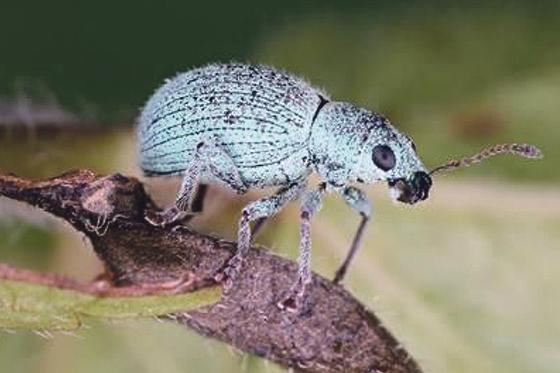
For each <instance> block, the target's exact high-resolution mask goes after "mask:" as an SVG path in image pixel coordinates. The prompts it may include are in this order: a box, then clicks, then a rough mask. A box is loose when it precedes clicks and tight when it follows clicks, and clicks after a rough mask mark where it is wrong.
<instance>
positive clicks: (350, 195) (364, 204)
mask: <svg viewBox="0 0 560 373" xmlns="http://www.w3.org/2000/svg"><path fill="white" fill-rule="evenodd" d="M340 194H341V196H342V198H344V201H345V202H346V203H347V204H348V205H349V206H350V207H352V208H353V209H354V210H356V211H357V212H358V213H359V214H360V216H361V217H362V221H361V222H360V225H359V227H358V230H357V231H356V234H355V235H354V239H353V240H352V245H350V250H349V251H348V254H346V258H345V259H344V262H342V265H341V266H340V267H339V268H338V270H337V271H336V273H335V275H334V279H333V282H334V283H335V284H337V283H339V282H341V281H342V280H343V279H344V275H345V274H346V271H347V270H348V267H349V266H350V262H351V261H352V258H354V255H355V254H356V251H357V250H358V247H359V246H360V241H361V240H362V236H363V234H364V230H365V227H366V224H367V222H368V221H369V219H370V218H371V213H372V206H371V203H370V202H369V200H368V199H367V197H366V195H365V193H364V192H362V191H361V190H360V189H358V188H355V187H351V186H349V187H345V188H343V189H342V190H341V192H340Z"/></svg>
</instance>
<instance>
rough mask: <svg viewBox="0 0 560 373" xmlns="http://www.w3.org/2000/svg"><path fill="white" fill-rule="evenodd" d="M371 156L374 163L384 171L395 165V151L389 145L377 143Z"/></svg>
mask: <svg viewBox="0 0 560 373" xmlns="http://www.w3.org/2000/svg"><path fill="white" fill-rule="evenodd" d="M371 158H372V159H373V163H374V164H375V165H376V166H377V167H379V168H380V169H382V170H383V171H389V170H390V169H392V168H393V167H395V163H396V159H395V153H393V151H392V150H391V148H389V147H388V146H387V145H377V146H376V147H375V148H373V154H372V156H371Z"/></svg>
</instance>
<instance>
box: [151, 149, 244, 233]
mask: <svg viewBox="0 0 560 373" xmlns="http://www.w3.org/2000/svg"><path fill="white" fill-rule="evenodd" d="M205 171H206V172H209V173H211V174H212V175H214V176H215V177H216V178H218V179H219V180H222V181H223V182H225V183H226V184H228V185H229V186H230V187H231V188H232V189H234V190H235V191H237V192H238V193H244V192H245V191H246V190H247V187H246V186H245V184H244V183H243V180H242V179H241V176H240V175H239V171H238V170H237V166H236V165H235V163H234V162H233V160H232V159H231V157H230V156H229V155H228V154H227V152H226V151H225V150H224V149H223V148H222V147H221V146H220V145H218V144H217V143H216V142H215V141H213V140H204V141H201V142H200V143H199V144H198V145H197V147H196V151H195V154H194V157H193V159H192V161H191V163H190V165H189V166H188V167H187V169H186V170H185V177H184V178H183V181H182V183H181V188H180V189H179V192H178V193H177V198H176V200H175V203H174V204H173V205H172V206H170V207H168V208H167V209H165V210H164V211H163V212H161V213H158V214H156V215H154V216H147V217H146V219H147V220H148V221H149V222H150V223H151V224H153V225H159V226H164V225H168V224H171V223H173V222H176V221H178V220H181V219H183V218H185V217H186V216H187V215H189V213H190V212H192V211H193V209H194V210H197V209H198V210H200V208H201V207H202V202H201V201H198V198H193V197H194V195H195V191H196V190H197V185H198V181H199V179H200V175H201V174H202V173H203V172H205ZM198 189H199V194H200V196H201V197H202V198H203V195H204V194H205V191H206V186H205V185H200V186H199V188H198ZM193 199H194V201H193ZM193 203H194V204H195V205H194V206H192V205H191V204H193ZM199 204H200V206H198V205H199ZM195 212H196V211H195Z"/></svg>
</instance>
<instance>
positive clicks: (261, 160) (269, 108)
mask: <svg viewBox="0 0 560 373" xmlns="http://www.w3.org/2000/svg"><path fill="white" fill-rule="evenodd" d="M321 96H324V95H322V93H321V92H319V91H318V90H316V89H315V88H313V87H311V86H310V85H309V84H308V83H307V82H305V81H303V80H301V79H298V78H296V77H294V76H291V75H289V74H286V73H284V72H281V71H278V70H275V69H272V68H270V67H266V66H251V65H243V64H224V65H209V66H206V67H202V68H198V69H195V70H191V71H188V72H186V73H182V74H179V75H178V76H177V77H175V78H174V79H171V80H169V81H167V82H166V83H165V84H164V85H163V86H162V87H160V88H159V89H158V90H157V91H156V93H155V94H154V95H153V96H152V97H151V98H150V100H149V101H148V103H147V104H146V106H145V108H144V109H143V111H142V114H141V116H140V119H139V126H138V137H139V139H138V141H139V156H140V157H139V158H140V166H141V168H142V169H143V170H144V171H145V172H146V173H147V174H152V175H154V174H155V175H178V174H182V173H183V172H184V170H185V168H186V167H188V165H189V163H190V161H191V160H192V157H193V155H194V152H195V149H196V145H197V144H199V143H200V142H201V141H203V140H205V139H211V140H212V141H215V142H216V143H218V144H219V145H221V146H222V147H223V148H224V149H225V150H226V152H227V153H228V154H229V155H230V156H231V157H232V159H233V160H234V162H235V164H236V165H237V167H238V170H239V172H240V174H241V177H242V178H243V180H244V182H245V183H246V184H247V186H259V185H260V186H267V185H279V184H283V183H286V181H290V180H295V179H297V178H301V177H303V176H304V175H305V174H306V172H307V168H308V160H307V156H308V152H307V141H308V138H309V133H310V128H311V124H312V121H313V117H314V114H315V112H316V111H317V108H318V107H319V105H320V104H321V102H322V99H321Z"/></svg>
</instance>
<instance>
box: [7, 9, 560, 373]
mask: <svg viewBox="0 0 560 373" xmlns="http://www.w3.org/2000/svg"><path fill="white" fill-rule="evenodd" d="M0 14H1V21H0V170H2V171H4V172H14V173H17V174H20V175H25V176H32V177H47V176H53V175H55V174H57V173H60V172H62V171H64V170H67V169H69V168H78V167H80V168H84V167H87V168H91V169H93V170H96V171H98V172H102V173H111V172H117V171H118V172H123V173H129V174H133V175H139V172H138V170H137V168H136V166H135V152H136V151H135V147H134V132H133V124H134V118H135V116H136V115H137V113H138V110H139V108H140V107H141V106H142V104H143V103H144V102H145V100H147V98H148V97H149V95H150V94H151V93H152V92H153V91H154V89H155V88H156V87H157V86H158V85H159V84H160V83H161V82H162V81H163V79H164V78H166V77H169V76H173V75H174V74H175V73H176V72H179V71H184V70H187V69H189V68H191V67H195V66H199V65H202V64H206V63H209V62H216V61H230V60H235V61H243V62H254V63H256V62H258V63H266V64H271V65H274V66H277V67H282V68H285V69H287V70H289V71H292V72H294V73H297V74H300V75H302V76H304V77H306V78H307V79H309V80H310V81H312V82H313V83H314V84H316V85H317V86H320V87H322V88H324V89H325V90H327V91H328V92H330V93H331V95H332V97H333V98H336V99H340V100H349V101H352V102H356V103H358V104H360V105H363V106H365V107H368V108H371V109H375V110H377V111H380V112H382V113H385V114H386V115H388V116H389V117H390V118H391V119H392V121H393V122H395V123H397V125H398V127H399V128H400V129H402V130H404V131H405V132H407V133H409V134H410V135H411V136H412V137H413V138H414V140H415V143H416V144H417V147H418V152H419V153H420V155H421V157H422V158H423V159H424V161H425V163H426V164H427V165H429V166H435V165H437V164H439V163H441V162H443V161H445V160H447V159H449V158H450V157H454V156H458V155H462V154H468V153H470V152H473V151H476V150H478V149H479V148H480V147H482V146H484V145H486V144H491V143H497V142H502V141H508V142H509V141H523V142H531V143H535V144H537V145H539V146H540V147H541V148H542V149H543V151H544V153H545V155H546V158H545V159H544V160H543V161H539V162H535V161H531V160H524V159H514V158H512V157H502V158H500V159H493V160H491V161H488V162H487V163H484V164H482V165H479V166H477V167H475V168H471V169H468V170H461V171H458V172H455V173H453V174H448V175H445V176H440V177H438V178H437V179H436V180H435V186H434V188H433V192H432V196H431V198H430V199H429V200H428V201H427V202H425V203H422V204H420V205H419V206H416V207H413V208H411V207H407V206H402V205H397V204H394V203H392V202H391V201H390V199H389V197H388V194H387V191H386V187H385V186H384V185H376V186H374V187H371V188H369V190H368V194H370V196H371V198H372V199H373V200H374V201H375V206H376V214H375V217H374V220H373V224H372V225H371V227H370V229H369V231H368V233H367V237H366V239H365V241H364V244H363V247H362V250H361V252H360V253H359V255H358V258H357V260H356V262H355V264H354V266H353V267H352V268H351V271H350V274H349V276H348V278H347V281H346V284H347V287H348V288H349V289H351V291H352V292H353V293H354V294H356V296H357V297H358V298H359V299H360V300H362V301H363V302H364V303H365V304H366V305H368V306H369V307H370V308H373V309H374V310H375V311H376V313H377V314H378V315H379V316H380V317H381V318H382V320H383V322H384V323H385V324H386V325H387V327H388V328H389V329H390V330H391V331H392V332H393V333H394V334H395V335H396V337H397V338H398V339H399V340H400V341H402V342H403V344H404V345H405V347H406V348H408V349H409V351H410V352H411V353H412V354H413V356H415V357H416V358H417V359H418V360H419V362H420V363H421V365H422V366H423V367H424V369H425V370H426V371H427V372H441V373H443V372H447V373H461V372H465V373H466V372H493V373H500V372H507V373H517V372H519V373H525V372H542V373H547V372H550V373H552V372H558V371H560V291H559V290H558V286H559V284H560V172H559V171H558V164H559V162H560V146H559V145H560V144H559V138H560V126H559V118H560V3H558V1H548V2H547V1H507V2H504V1H493V0H490V1H485V2H476V1H471V2H465V1H463V2H440V1H421V2H420V1H404V0H392V1H358V0H352V1H351V0H345V1H328V0H316V1H298V0H283V1H277V2H264V1H262V0H261V1H256V0H255V1H223V2H214V1H180V0H176V1H170V0H160V1H157V2H156V1H153V2H150V1H139V0H136V1H132V0H122V1H118V2H117V1H104V0H98V1H87V2H86V1H68V0H67V1H62V0H53V1H6V0H0ZM159 184H160V185H155V184H152V186H151V191H152V192H153V193H154V194H158V193H159V194H161V195H165V194H167V195H169V194H170V193H169V191H171V190H172V189H173V188H174V187H176V185H175V184H174V183H173V182H163V183H159ZM162 191H163V193H162ZM171 194H172V193H171ZM257 196H258V193H252V194H249V195H248V196H245V197H243V198H240V197H236V196H233V195H232V194H231V193H230V192H228V191H225V190H220V189H217V188H213V189H212V190H211V194H210V199H209V201H208V203H207V205H208V207H209V209H208V212H207V213H206V214H205V215H204V216H203V217H202V218H200V219H198V220H197V221H196V222H195V223H194V224H195V225H197V227H199V228H200V229H202V230H206V231H208V232H214V233H216V234H219V235H222V236H225V237H230V238H232V237H233V230H234V227H235V225H236V224H235V221H236V218H237V214H238V212H239V209H240V207H241V206H242V205H243V204H244V203H246V202H247V201H248V200H249V199H253V198H256V197H257ZM161 201H162V202H164V201H163V199H161ZM297 220H298V219H297V206H296V205H294V206H290V207H289V208H287V209H286V210H285V211H284V212H282V214H280V215H279V216H277V217H275V218H274V219H273V220H272V221H271V222H270V223H269V224H268V225H267V226H266V229H265V231H264V232H263V235H262V236H261V237H260V238H259V242H261V243H263V244H267V245H270V246H271V247H273V248H274V250H276V251H277V252H278V253H280V254H281V255H285V256H289V257H292V258H295V257H296V255H297V253H296V248H297V240H298V237H297V232H298V230H297ZM357 223H358V218H357V217H356V216H355V215H354V214H353V212H352V211H350V210H348V209H347V208H346V207H345V206H344V204H343V202H341V201H340V200H339V199H338V198H336V196H332V197H329V198H328V199H327V201H326V203H325V206H324V208H323V210H322V211H321V213H320V214H319V215H318V217H317V218H316V220H315V222H314V233H313V239H314V250H313V255H314V258H313V267H314V270H315V271H318V272H319V273H321V274H324V275H325V276H332V273H334V270H335V269H336V267H337V265H338V264H339V263H340V261H341V260H342V258H343V256H344V251H345V249H346V248H347V247H348V244H349V241H350V239H351V236H352V234H353V232H354V229H355V228H356V225H357ZM0 261H3V262H8V263H10V264H14V265H19V266H24V267H27V268H32V269H37V270H45V271H53V272H58V273H62V274H67V275H71V276H74V277H76V278H79V279H82V280H88V279H90V278H91V277H93V276H94V275H96V274H97V273H98V272H99V270H100V267H99V263H98V262H97V260H96V258H95V256H94V255H93V254H92V251H91V248H90V247H89V244H88V243H87V242H85V241H84V240H83V238H82V237H81V236H80V235H78V234H75V233H74V232H72V231H71V230H70V229H69V227H67V226H66V225H64V224H62V223H60V222H59V221H56V220H54V219H51V218H49V217H46V216H45V215H43V214H41V213H39V212H38V211H35V210H31V209H28V208H26V207H25V206H23V205H21V204H18V203H13V202H10V201H7V200H6V199H1V198H0ZM87 326H88V327H87V328H83V329H80V330H78V331H76V333H74V334H72V335H62V334H54V335H52V336H51V337H50V338H45V337H41V336H38V335H35V334H33V333H28V332H9V331H6V332H0V371H6V372H8V371H9V372H12V373H18V372H25V373H27V372H41V373H50V372H53V373H54V372H56V373H64V372H77V371H78V372H83V373H87V372H100V371H103V372H107V373H109V372H150V373H151V372H169V373H174V372H279V371H281V369H280V368H278V367H276V366H274V365H273V364H272V363H267V362H264V361H262V360H260V359H258V358H255V357H250V356H246V355H243V354H241V353H239V352H236V351H232V350H230V349H229V348H228V347H226V346H224V345H222V344H220V343H218V342H215V341H211V340H208V339H205V338H203V337H200V336H198V335H196V334H194V333H193V332H191V331H188V330H185V329H183V328H181V327H179V326H176V325H173V324H170V323H158V322H156V321H154V320H143V321H129V322H119V323H110V322H97V321H93V320H92V321H90V322H88V324H87Z"/></svg>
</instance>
